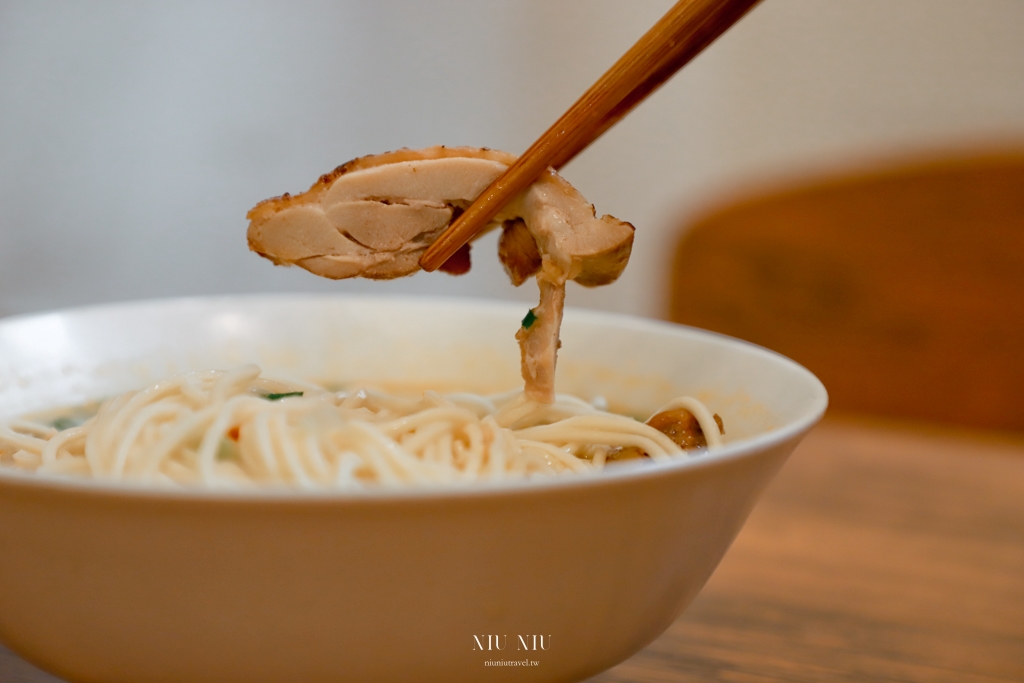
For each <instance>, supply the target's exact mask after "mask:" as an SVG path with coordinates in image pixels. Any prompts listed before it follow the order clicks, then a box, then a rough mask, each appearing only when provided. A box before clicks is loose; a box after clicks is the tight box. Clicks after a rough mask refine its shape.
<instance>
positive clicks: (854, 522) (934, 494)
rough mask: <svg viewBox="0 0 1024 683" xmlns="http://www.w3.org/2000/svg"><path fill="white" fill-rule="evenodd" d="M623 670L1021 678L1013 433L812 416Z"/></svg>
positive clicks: (758, 676)
mask: <svg viewBox="0 0 1024 683" xmlns="http://www.w3.org/2000/svg"><path fill="white" fill-rule="evenodd" d="M627 681H628V682H629V683H640V682H650V683H654V682H655V681H657V682H658V683H670V682H673V681H731V682H737V683H738V682H750V683H754V682H757V683H766V682H768V681H815V682H828V681H929V682H930V683H945V682H947V681H948V682H949V683H954V682H956V683H964V682H969V681H978V682H981V681H984V682H985V683H996V682H1002V681H1007V682H1010V681H1016V682H1020V681H1024V439H1017V440H999V439H997V438H995V437H992V436H988V435H984V434H978V433H965V432H959V433H958V432H953V431H945V432H940V431H923V430H920V429H907V427H906V426H905V425H903V426H893V425H883V424H877V423H875V424H871V423H867V422H858V421H849V420H834V419H832V420H826V421H825V422H824V423H823V424H822V425H820V426H819V427H818V428H816V429H815V430H814V431H813V432H812V433H811V434H810V435H809V436H808V437H807V439H806V441H805V442H804V443H803V444H802V445H801V446H800V447H799V448H798V449H797V451H796V453H794V455H793V458H792V459H791V460H790V462H789V463H787V464H786V466H785V468H784V469H783V470H782V472H781V473H780V474H779V477H778V478H777V479H776V481H775V482H774V483H773V484H772V486H771V487H770V488H769V489H768V491H766V492H765V495H764V498H763V499H762V500H761V502H760V503H759V504H758V506H757V507H756V508H755V509H754V512H753V514H752V515H751V517H750V519H749V521H748V522H747V524H746V526H745V527H744V528H743V531H742V532H740V535H739V537H738V538H737V539H736V542H735V543H734V544H733V547H732V548H731V549H730V550H729V552H728V554H726V556H725V559H724V560H723V561H722V564H721V565H720V566H719V567H718V569H717V571H716V572H715V574H714V575H713V576H712V577H711V580H710V581H709V582H708V584H707V586H705V588H704V590H703V591H702V592H701V594H700V595H699V596H698V597H697V599H696V601H695V602H694V603H693V604H692V605H691V606H690V608H689V609H688V610H687V611H686V613H685V614H684V615H683V616H682V617H681V618H680V619H679V620H678V621H677V622H676V623H675V624H674V625H673V626H672V627H671V628H670V629H669V630H668V631H667V632H666V633H665V634H664V635H662V636H661V637H660V638H659V639H658V640H656V641H655V642H654V643H652V644H651V645H650V646H649V647H648V648H647V649H646V650H644V651H643V652H641V653H639V654H638V655H636V656H635V657H633V658H632V659H630V660H629V661H627V662H625V663H623V664H621V665H619V666H618V667H616V668H614V669H612V670H611V671H608V672H606V673H604V674H602V675H601V676H597V677H596V678H594V679H592V680H591V683H626V682H627Z"/></svg>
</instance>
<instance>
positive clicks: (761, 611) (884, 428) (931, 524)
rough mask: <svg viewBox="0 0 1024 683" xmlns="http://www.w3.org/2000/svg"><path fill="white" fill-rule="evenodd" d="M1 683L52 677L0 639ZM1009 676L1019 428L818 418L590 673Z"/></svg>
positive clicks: (609, 681)
mask: <svg viewBox="0 0 1024 683" xmlns="http://www.w3.org/2000/svg"><path fill="white" fill-rule="evenodd" d="M0 681H3V683H44V682H46V683H52V682H55V681H56V679H54V678H52V677H49V676H46V675H45V674H42V673H40V672H38V671H36V670H34V669H32V668H31V667H29V666H28V665H27V664H25V663H24V662H22V661H21V660H18V659H17V658H15V657H14V656H13V655H11V654H10V653H7V652H6V651H3V650H0ZM673 681H731V682H736V683H739V682H751V683H754V682H757V683H764V682H768V681H816V682H817V681H825V682H828V681H928V682H930V683H946V682H947V681H948V682H949V683H953V682H957V683H961V682H971V681H977V682H982V681H983V682H984V683H997V682H1001V681H1007V682H1009V681H1017V682H1019V681H1024V439H1016V440H1012V439H1001V438H998V437H994V436H991V435H987V434H982V433H968V432H954V431H934V430H924V429H922V428H918V427H908V426H906V425H891V424H890V425H886V424H881V423H869V422H864V421H854V420H842V419H829V420H826V421H825V423H823V424H822V425H821V426H819V427H818V428H817V429H815V430H814V432H813V433H812V434H811V435H810V436H808V438H807V440H806V441H805V442H804V444H803V445H801V446H800V448H799V449H797V452H796V453H795V454H794V456H793V458H792V460H791V461H790V462H789V463H788V464H787V465H786V467H785V468H784V469H783V471H782V473H781V474H780V475H779V477H778V479H777V480H776V481H775V482H774V484H773V485H772V486H771V487H770V488H769V490H768V491H767V492H766V493H765V495H764V498H763V499H762V501H761V502H760V503H759V504H758V506H757V508H756V509H755V510H754V513H753V515H752V516H751V517H750V520H749V522H748V523H747V525H746V527H744V529H743V531H742V532H741V533H740V536H739V538H737V540H736V543H735V544H734V545H733V547H732V549H731V550H730V551H729V553H728V554H727V555H726V557H725V559H724V560H723V562H722V564H721V566H720V567H719V568H718V570H717V571H716V572H715V574H714V576H713V577H712V578H711V580H710V581H709V582H708V585H707V586H706V587H705V589H704V591H703V592H702V593H701V594H700V596H699V597H698V598H697V600H696V601H695V602H694V604H693V605H692V606H691V607H690V608H689V609H688V610H687V612H686V613H685V614H684V615H683V616H682V617H681V618H680V619H679V620H678V621H677V622H676V623H675V624H674V625H673V626H672V627H671V628H670V629H669V630H668V632H666V633H665V634H664V635H663V636H661V638H659V639H658V640H656V641H655V642H654V643H653V644H651V645H650V646H649V647H648V648H647V649H646V650H644V651H643V652H641V653H639V654H638V655H636V656H635V657H633V658H632V659H630V660H629V661H627V662H625V663H623V664H621V665H619V666H618V667H616V668H614V669H612V670H611V671H608V672H606V673H604V674H602V675H600V676H598V677H596V678H594V679H592V680H591V682H590V683H627V682H628V683H641V682H645V683H647V682H649V683H655V682H657V683H671V682H673Z"/></svg>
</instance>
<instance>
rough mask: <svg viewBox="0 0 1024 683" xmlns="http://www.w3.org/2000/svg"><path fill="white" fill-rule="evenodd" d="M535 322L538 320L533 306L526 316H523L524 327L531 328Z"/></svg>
mask: <svg viewBox="0 0 1024 683" xmlns="http://www.w3.org/2000/svg"><path fill="white" fill-rule="evenodd" d="M535 322H537V314H536V313H534V312H533V309H532V308H531V309H530V310H529V311H528V312H527V313H526V317H525V318H523V329H526V330H528V329H530V328H531V327H532V326H533V324H534V323H535Z"/></svg>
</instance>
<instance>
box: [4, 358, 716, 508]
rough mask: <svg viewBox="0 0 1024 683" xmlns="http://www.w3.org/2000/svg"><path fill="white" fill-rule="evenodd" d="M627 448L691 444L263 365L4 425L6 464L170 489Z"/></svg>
mask: <svg viewBox="0 0 1024 683" xmlns="http://www.w3.org/2000/svg"><path fill="white" fill-rule="evenodd" d="M297 392H301V395H290V394H293V393H297ZM282 394H289V395H287V396H284V397H281V395H282ZM675 408H686V409H687V410H689V411H690V412H691V413H692V414H693V415H694V416H695V417H696V419H697V421H698V423H699V424H700V426H701V428H702V430H703V431H704V434H705V435H706V438H707V441H708V444H709V448H715V447H717V446H718V445H719V444H721V436H720V435H719V433H718V428H717V425H716V424H715V421H714V416H713V415H712V413H711V411H710V410H708V409H707V407H706V406H704V404H702V403H701V402H699V401H697V400H696V399H693V398H689V397H684V398H679V399H675V400H674V401H672V402H670V403H669V404H667V405H666V406H665V407H664V408H663V409H662V410H670V409H675ZM659 412H660V411H659ZM623 448H634V449H639V450H640V451H643V453H645V454H646V455H648V456H649V457H650V458H652V459H656V460H662V459H666V458H671V457H674V456H677V455H679V454H680V453H681V452H682V451H681V450H680V448H679V446H677V445H676V444H675V442H673V440H672V439H671V438H669V437H668V436H666V435H665V434H663V433H662V432H660V431H658V430H657V429H654V428H653V427H650V426H648V425H647V424H645V423H643V422H639V421H637V420H634V419H632V418H628V417H623V416H621V415H613V414H611V413H607V412H604V411H602V410H599V409H597V408H596V407H595V406H594V404H592V403H588V402H586V401H583V400H582V399H579V398H576V397H572V396H563V395H558V396H557V397H556V400H555V403H553V404H541V403H537V402H534V401H531V400H529V399H527V398H526V397H525V395H524V394H522V393H519V392H511V393H506V394H500V395H495V396H476V395H472V394H451V395H448V396H442V395H440V394H437V393H435V392H429V391H428V392H425V393H424V394H423V396H422V397H421V398H418V399H416V398H408V397H403V396H393V395H388V394H383V393H380V392H377V391H372V390H367V389H360V390H358V391H355V392H351V393H338V394H333V393H330V392H328V391H326V390H324V389H322V388H319V387H316V386H315V385H312V384H309V383H307V382H299V381H292V380H281V379H268V378H266V377H262V376H260V369H259V368H258V367H256V366H254V365H246V366H242V367H239V368H235V369H233V370H229V371H206V372H196V373H190V374H187V375H181V376H178V377H172V378H170V379H167V380H164V381H161V382H159V383H157V384H154V385H153V386H150V387H148V388H145V389H142V390H140V391H135V392H129V393H127V394H123V395H121V396H118V397H116V398H114V399H112V400H110V401H107V402H106V403H104V404H103V405H102V406H101V407H100V409H99V412H98V413H97V415H96V416H95V417H94V418H92V419H90V420H88V421H86V422H85V423H83V424H81V425H79V426H77V427H74V428H72V429H66V430H64V431H57V430H55V429H53V428H51V427H49V426H46V425H43V424H39V423H38V422H33V421H29V420H25V419H17V420H12V421H10V422H8V423H7V424H0V464H4V465H8V466H12V467H16V468H18V469H21V470H29V471H36V472H45V473H50V474H60V475H66V476H84V477H88V476H92V477H96V478H102V479H114V480H127V481H143V482H149V483H152V484H157V485H165V486H181V485H204V486H208V487H222V488H237V487H239V486H242V487H245V486H254V485H261V484H275V483H276V484H288V485H292V486H296V487H301V488H306V489H317V488H320V489H324V488H337V489H352V488H360V487H366V486H373V485H384V486H398V485H405V484H423V483H431V482H458V481H463V482H465V481H476V480H480V479H501V478H505V477H510V476H512V477H531V476H538V475H552V474H559V473H563V472H588V471H597V470H600V469H602V468H604V467H605V466H606V463H608V462H610V461H611V460H612V459H614V458H613V457H612V456H613V454H614V453H615V452H616V451H617V450H621V449H623Z"/></svg>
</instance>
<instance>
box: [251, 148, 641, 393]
mask: <svg viewBox="0 0 1024 683" xmlns="http://www.w3.org/2000/svg"><path fill="white" fill-rule="evenodd" d="M514 161H515V157H514V156H513V155H511V154H508V153H506V152H500V151H497V150H491V149H483V148H472V147H443V146H442V147H430V148H427V149H423V150H409V149H402V150H398V151H396V152H388V153H386V154H377V155H372V156H367V157H362V158H359V159H355V160H353V161H350V162H348V163H347V164H344V165H342V166H339V167H338V168H336V169H335V170H334V171H332V172H331V173H327V174H325V175H323V176H321V177H320V179H319V180H317V182H316V183H314V184H313V186H312V187H311V188H310V189H309V190H307V191H306V192H303V193H302V194H299V195H294V196H292V195H288V194H285V195H282V196H280V197H275V198H273V199H268V200H266V201H264V202H260V203H259V204H258V205H256V207H255V208H253V209H252V210H251V211H250V212H249V214H248V218H249V221H250V223H249V232H248V238H249V247H250V249H252V250H253V251H255V252H257V253H259V254H260V255H262V256H265V257H266V258H268V259H270V260H271V261H273V262H274V263H276V264H280V265H297V266H300V267H302V268H305V269H306V270H308V271H310V272H311V273H314V274H316V275H320V276H323V277H328V278H333V279H342V278H349V277H367V278H375V279H391V278H396V277H402V276H405V275H410V274H412V273H414V272H415V271H416V270H418V269H419V263H418V262H419V258H420V256H421V255H422V254H423V252H424V251H425V250H426V248H427V247H429V246H430V244H431V243H433V241H434V240H435V239H437V237H438V236H439V235H440V234H441V233H442V232H443V231H444V229H445V228H446V227H448V225H449V223H451V221H452V220H453V218H455V217H457V216H458V214H459V213H461V212H462V210H464V209H465V208H466V207H468V206H469V205H470V204H472V203H473V200H475V199H476V198H477V196H479V195H480V193H482V192H483V191H484V190H485V189H486V188H487V186H488V185H490V184H491V183H492V182H493V181H494V180H495V179H496V178H497V177H498V176H500V175H501V174H502V173H503V172H504V171H505V170H506V169H507V168H508V166H509V165H511V164H512V163H513V162H514ZM497 227H501V228H502V236H501V239H500V240H499V258H500V259H501V261H502V263H503V264H504V266H505V270H506V271H507V272H508V274H509V277H510V278H511V280H512V282H513V283H514V284H516V285H519V284H521V283H522V282H524V281H525V280H527V279H528V278H530V277H531V276H536V277H537V282H538V285H539V286H540V290H541V300H540V303H539V305H538V306H537V308H535V309H534V310H533V316H534V319H535V322H534V324H532V325H530V326H528V327H525V326H524V328H523V329H521V330H520V333H519V334H518V335H517V336H518V338H519V341H520V347H521V350H522V369H523V377H524V379H525V380H526V394H527V396H528V398H530V399H531V400H535V401H540V402H550V401H552V400H554V368H555V354H556V351H557V349H558V344H559V342H558V328H559V326H560V324H561V319H562V306H563V302H564V299H565V282H566V281H567V280H575V281H577V282H579V283H580V284H582V285H586V286H591V287H592V286H597V285H603V284H608V283H610V282H613V281H615V279H616V278H618V276H619V275H620V274H621V273H622V270H623V268H625V266H626V262H627V261H628V260H629V253H630V249H631V247H632V244H633V226H632V225H630V224H629V223H624V222H622V221H620V220H618V219H616V218H612V217H611V216H603V217H601V218H597V217H596V215H595V213H594V207H593V206H592V205H591V204H589V203H587V201H586V200H585V199H584V198H583V197H582V195H580V194H579V192H577V191H576V190H575V188H573V187H572V186H571V185H569V183H567V182H566V181H565V180H564V179H563V178H562V177H561V176H559V175H558V174H557V173H555V172H554V171H552V170H548V171H546V172H545V173H544V175H543V176H542V177H541V178H540V179H538V180H537V182H535V183H534V184H533V185H531V186H530V187H529V188H527V189H526V190H524V191H523V192H522V193H521V194H520V195H519V196H518V197H516V198H515V199H514V200H513V201H511V202H510V203H509V204H508V205H507V206H506V207H505V208H504V209H503V210H502V211H501V213H500V214H498V216H496V217H495V219H494V220H493V221H492V223H491V224H490V225H489V226H488V229H491V228H497ZM446 267H447V269H448V270H450V271H453V272H465V271H466V270H468V269H469V262H468V252H466V251H463V252H462V253H461V254H459V258H458V259H455V258H453V259H450V260H449V263H448V264H446Z"/></svg>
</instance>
